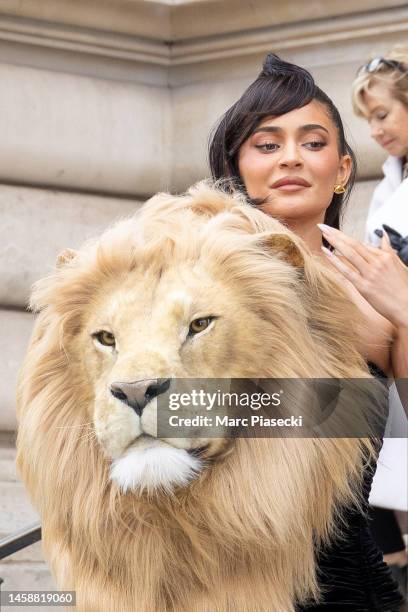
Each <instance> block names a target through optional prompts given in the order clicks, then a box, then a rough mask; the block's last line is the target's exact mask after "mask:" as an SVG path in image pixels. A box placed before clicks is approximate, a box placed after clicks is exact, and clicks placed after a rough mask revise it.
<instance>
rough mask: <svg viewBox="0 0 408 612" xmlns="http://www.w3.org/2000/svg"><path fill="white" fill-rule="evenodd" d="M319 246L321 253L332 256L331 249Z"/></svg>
mask: <svg viewBox="0 0 408 612" xmlns="http://www.w3.org/2000/svg"><path fill="white" fill-rule="evenodd" d="M320 248H321V249H322V251H323V253H324V254H325V255H327V257H333V251H331V250H330V249H327V248H326V247H325V246H321V247H320Z"/></svg>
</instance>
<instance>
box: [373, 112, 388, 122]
mask: <svg viewBox="0 0 408 612" xmlns="http://www.w3.org/2000/svg"><path fill="white" fill-rule="evenodd" d="M387 114H388V113H380V114H379V115H377V117H376V118H377V119H378V120H379V121H382V120H383V119H385V118H386V116H387Z"/></svg>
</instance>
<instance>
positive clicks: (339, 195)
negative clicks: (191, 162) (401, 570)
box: [209, 54, 408, 612]
mask: <svg viewBox="0 0 408 612" xmlns="http://www.w3.org/2000/svg"><path fill="white" fill-rule="evenodd" d="M209 156H210V166H211V172H212V175H213V178H214V179H216V180H222V182H223V184H224V186H225V188H226V189H228V190H231V191H233V190H237V189H238V190H241V191H242V192H244V193H245V194H246V195H247V197H248V200H249V201H250V202H251V203H252V204H253V205H256V206H259V207H260V209H261V210H262V211H263V212H265V213H266V214H269V215H272V216H274V217H276V218H278V219H279V220H280V221H282V222H283V223H284V224H286V225H287V226H288V227H289V228H290V229H292V230H293V231H294V232H296V233H297V234H298V235H300V236H301V237H302V238H303V239H304V241H305V242H306V244H307V245H308V246H309V248H310V249H311V251H312V252H314V253H315V254H316V255H317V256H322V257H326V258H327V261H330V262H331V263H332V264H333V265H334V267H336V268H337V270H339V272H340V273H341V275H340V276H341V278H342V280H344V285H345V288H346V289H347V290H348V291H349V293H350V296H351V298H352V299H353V300H354V301H355V302H356V303H357V305H358V306H359V308H360V309H361V310H362V311H363V313H364V315H365V323H366V325H365V326H364V329H362V330H361V334H360V335H359V338H358V341H359V346H360V347H361V352H362V354H363V355H364V356H365V358H366V359H367V361H368V362H371V363H372V364H373V366H374V368H376V369H377V371H378V370H381V371H382V372H387V373H389V372H390V370H391V365H392V366H393V368H394V371H395V370H397V371H398V374H399V375H400V376H401V375H402V374H401V372H402V371H404V372H405V376H406V375H407V372H408V362H407V361H406V359H407V357H406V356H405V349H406V347H407V336H406V335H404V332H402V334H401V336H400V337H398V336H397V337H396V338H395V339H394V342H393V343H392V338H393V334H394V328H395V327H396V326H398V325H400V326H401V328H402V329H403V330H404V329H405V328H408V321H407V320H406V319H407V314H406V313H407V312H408V308H406V307H405V308H406V309H404V304H405V301H404V300H406V303H407V304H408V297H404V299H403V304H402V309H401V304H398V303H396V300H394V303H393V304H391V302H390V300H387V299H386V298H384V292H381V295H375V293H376V292H375V290H374V289H373V286H372V284H371V285H370V283H372V278H373V277H374V278H375V279H376V282H381V283H384V281H383V279H382V278H381V275H380V274H379V273H377V272H374V273H373V272H372V268H373V266H372V262H373V261H375V262H376V263H377V264H378V262H380V263H384V261H385V260H384V256H385V258H386V261H385V268H386V270H387V276H388V277H387V282H388V283H391V285H393V284H394V285H395V286H398V288H399V290H400V288H401V284H404V283H406V286H407V289H408V278H405V277H404V275H403V273H405V268H404V266H400V264H401V262H400V261H399V259H398V257H397V256H396V255H395V254H394V253H393V251H392V249H391V247H390V245H389V243H386V242H385V241H384V242H383V248H382V249H374V248H373V247H366V246H365V245H362V244H360V243H359V242H358V241H355V240H353V239H351V238H349V237H347V236H345V235H344V234H343V233H342V232H340V231H339V227H340V220H341V213H342V206H343V204H344V202H345V201H346V199H347V198H348V196H349V194H350V191H351V189H352V186H353V182H354V178H355V172H356V164H355V157H354V154H353V151H352V150H351V148H350V146H349V145H348V143H347V141H346V138H345V134H344V128H343V124H342V121H341V117H340V115H339V112H338V110H337V109H336V107H335V105H334V104H333V102H332V101H331V99H330V98H329V97H328V96H327V95H326V94H325V93H324V92H323V91H322V90H321V89H320V88H319V87H317V85H316V84H315V82H314V80H313V77H312V76H311V74H310V73H309V72H308V71H307V70H305V69H303V68H301V67H299V66H296V65H294V64H290V63H288V62H284V61H283V60H281V59H280V58H279V57H277V56H276V55H274V54H270V55H268V56H267V58H266V60H265V62H264V65H263V69H262V72H261V73H260V75H259V76H258V78H257V79H256V80H255V81H254V82H253V83H252V84H251V85H250V86H249V87H248V88H247V90H246V91H245V92H244V93H243V95H242V96H241V98H240V99H239V100H238V101H237V102H236V103H235V104H233V106H232V107H231V108H230V109H229V110H228V111H227V112H226V113H225V115H224V116H223V117H222V118H221V120H220V122H219V124H218V126H217V128H216V129H215V131H214V133H213V136H212V140H211V143H210V150H209ZM329 245H332V246H334V247H335V248H336V249H338V250H339V251H340V252H341V254H342V255H343V258H342V259H340V258H339V257H338V256H337V255H335V254H334V253H333V251H332V250H331V249H328V248H327V246H329ZM369 262H370V266H369ZM350 264H351V266H350ZM369 267H370V271H368V268H369ZM379 267H380V266H377V265H376V266H375V268H376V270H377V269H379ZM385 268H384V269H385ZM402 271H403V273H402ZM368 277H370V279H369V281H367V278H368ZM407 292H408V291H407ZM372 294H374V297H373V295H372ZM365 298H367V299H365ZM367 300H368V301H367ZM401 338H402V339H401ZM391 344H393V349H395V350H394V352H393V351H392V350H390V349H391ZM395 345H396V346H395ZM403 349H404V350H403ZM406 352H407V353H408V351H406ZM391 357H393V358H394V359H393V362H392V364H391ZM372 474H373V469H372V467H370V468H369V469H368V470H367V473H366V476H365V483H364V499H365V508H364V510H365V511H366V510H367V499H368V494H369V490H370V486H371V479H372ZM341 530H342V532H343V534H342V537H341V538H340V539H335V540H334V541H333V542H332V544H331V546H330V547H329V548H328V549H327V550H318V551H316V554H317V563H318V570H319V576H320V582H321V586H322V593H323V601H322V602H321V603H319V604H311V605H310V606H309V607H306V608H304V607H302V608H298V609H299V610H306V609H307V610H314V611H317V610H321V611H323V610H325V611H328V610H339V611H340V610H341V611H342V612H343V611H350V612H351V611H353V612H357V611H358V612H374V611H376V612H391V611H395V610H398V607H399V605H400V604H401V603H402V598H401V596H400V594H399V593H398V590H397V588H396V585H395V583H394V581H393V579H392V577H391V574H390V572H389V569H388V568H387V566H386V565H385V564H384V563H383V561H382V555H381V553H380V551H379V550H378V548H377V547H376V545H375V544H374V541H373V539H372V536H371V534H370V532H369V529H368V523H367V518H366V515H365V513H363V512H361V510H359V509H357V508H349V509H348V510H347V512H346V513H345V516H343V517H342V523H341Z"/></svg>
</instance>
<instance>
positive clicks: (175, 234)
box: [18, 184, 369, 612]
mask: <svg viewBox="0 0 408 612" xmlns="http://www.w3.org/2000/svg"><path fill="white" fill-rule="evenodd" d="M32 308H33V309H34V310H36V311H38V313H39V315H38V320H37V323H36V326H35V330H34V333H33V337H32V340H31V344H30V347H29V350H28V355H27V358H26V360H25V363H24V366H23V369H22V373H21V377H20V383H19V393H18V404H19V420H20V425H19V434H18V464H19V467H20V471H21V473H22V476H23V479H24V481H25V483H26V485H27V487H28V489H29V491H30V493H31V496H32V498H33V501H34V503H35V504H36V506H37V507H38V508H39V510H40V513H41V515H42V518H43V537H44V541H45V543H46V547H47V549H48V555H49V557H50V559H51V563H52V566H53V568H54V572H55V574H56V576H57V580H58V583H59V585H60V586H63V587H64V588H68V587H69V588H75V589H77V592H78V597H80V598H81V601H82V604H81V605H82V607H80V609H83V610H91V609H104V610H113V609H116V607H115V606H116V601H117V600H120V601H121V602H122V603H121V605H122V607H121V608H120V609H123V610H128V609H132V606H133V603H132V602H134V601H138V602H139V609H140V610H141V611H142V612H152V611H154V612H156V611H159V610H160V612H162V611H163V610H170V609H171V610H176V609H177V610H180V611H181V610H183V612H184V610H192V609H195V610H199V611H200V612H201V610H202V611H204V610H206V611H207V610H214V611H218V610H219V611H224V610H226V609H237V610H238V609H239V610H240V611H241V610H242V611H244V610H245V611H246V610H254V609H259V610H268V612H269V611H273V612H275V611H276V612H281V611H282V610H283V609H285V610H288V611H289V610H293V609H294V608H293V602H294V601H295V600H299V601H301V600H306V599H307V598H308V597H310V596H312V595H314V596H316V595H317V593H318V589H317V583H316V575H315V568H314V545H315V543H316V542H317V541H318V540H319V538H325V537H327V536H328V534H329V533H330V530H331V527H332V524H333V521H332V518H333V512H334V511H335V510H336V509H338V508H340V506H341V505H342V504H343V503H346V502H347V501H351V500H355V499H356V490H357V489H356V485H357V484H358V482H359V479H360V476H361V465H362V463H363V461H364V453H363V450H362V449H363V447H364V443H363V442H361V441H359V440H357V439H354V440H353V439H320V440H314V439H286V440H285V439H283V440H282V439H245V438H243V439H236V440H231V439H226V438H224V437H219V438H210V437H208V438H206V437H205V436H202V437H200V438H199V439H197V438H163V437H159V436H158V435H157V427H156V417H157V406H158V401H159V400H160V397H161V396H162V395H163V394H164V393H165V392H166V391H168V388H169V385H171V384H172V381H173V380H174V379H176V378H177V379H190V378H194V379H197V378H207V379H212V378H218V379H220V378H224V379H225V378H240V379H259V378H274V377H278V378H298V377H302V378H309V377H325V376H328V377H330V376H334V377H359V376H368V374H367V369H366V367H365V365H364V363H363V361H362V358H361V357H360V355H359V354H358V352H357V350H356V344H355V332H354V327H353V321H356V320H357V318H358V315H357V313H356V310H355V309H354V308H353V306H352V305H351V304H350V303H349V300H348V298H347V297H346V295H345V294H344V292H343V291H342V289H341V288H340V287H339V286H338V285H337V283H336V282H335V281H334V280H333V278H332V276H331V275H330V274H329V273H328V272H327V271H326V270H325V268H324V266H323V265H322V264H320V263H319V262H318V261H316V260H315V259H314V258H313V256H312V255H311V254H310V253H309V252H308V250H307V249H306V248H305V247H304V246H303V244H302V243H301V241H300V240H299V239H298V238H297V237H296V236H295V235H293V234H292V233H291V232H290V231H289V230H288V229H286V228H285V227H284V226H282V225H281V224H280V223H279V222H277V221H276V220H274V219H271V218H270V217H268V216H267V215H265V214H263V213H262V212H260V211H258V210H256V209H255V208H253V207H251V206H249V205H248V204H246V203H245V201H243V199H242V198H241V197H240V196H238V195H236V196H231V195H226V194H225V193H223V192H221V191H218V190H217V189H215V188H213V187H211V186H209V185H208V184H199V185H198V186H196V187H195V188H192V189H191V190H189V192H188V193H187V194H186V195H184V196H179V197H172V196H170V195H168V194H160V195H158V196H155V197H154V198H152V199H151V200H150V201H148V202H147V203H146V204H145V205H144V206H143V207H142V208H141V209H140V210H139V211H138V212H137V213H136V214H135V215H134V217H132V218H130V219H127V220H124V221H121V222H119V223H118V224H117V225H115V226H114V227H113V228H111V229H109V230H108V231H107V232H105V233H104V234H103V235H102V236H101V237H100V239H98V240H97V241H95V242H92V243H89V244H87V245H85V246H84V247H83V248H82V249H81V250H80V251H78V252H77V253H75V252H73V251H70V250H67V251H64V252H63V253H62V254H61V256H60V257H59V260H58V263H57V268H56V270H55V272H54V273H53V274H52V275H51V276H50V277H48V278H46V279H43V280H42V281H40V282H39V283H38V284H37V285H36V287H35V289H34V292H33V296H32ZM366 448H369V444H368V443H367V444H366ZM146 493H147V495H146ZM170 493H171V494H170ZM317 500H318V503H317ZM294 542H296V547H294V544H293V543H294ZM293 551H295V552H293ZM271 559H274V560H275V561H274V562H273V563H272V561H271ZM276 568H279V569H278V570H277V569H276ZM261 578H262V580H261ZM248 589H249V592H251V602H249V603H248ZM115 598H116V599H115ZM121 598H122V599H121ZM253 598H255V599H256V601H257V602H258V603H257V604H256V605H255V599H253ZM210 600H211V602H210ZM100 601H102V602H104V603H103V607H102V608H98V607H97V604H95V602H100ZM176 601H178V602H179V604H177V606H178V607H177V606H176V604H174V606H175V607H172V606H173V604H171V605H170V603H169V602H176ZM238 601H239V602H241V603H240V604H239V605H238V604H237V602H238ZM203 602H204V603H203ZM209 602H210V603H209ZM98 605H99V604H98ZM100 605H102V604H100ZM95 606H96V607H95ZM234 606H235V607H234ZM237 606H238V607H237ZM251 606H252V607H251ZM257 606H258V607H257ZM265 606H266V607H265Z"/></svg>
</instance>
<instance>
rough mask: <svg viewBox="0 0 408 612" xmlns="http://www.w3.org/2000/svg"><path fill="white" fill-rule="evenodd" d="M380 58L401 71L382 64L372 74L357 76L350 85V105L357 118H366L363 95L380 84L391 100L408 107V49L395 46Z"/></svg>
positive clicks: (363, 73)
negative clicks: (396, 64)
mask: <svg viewBox="0 0 408 612" xmlns="http://www.w3.org/2000/svg"><path fill="white" fill-rule="evenodd" d="M381 57H382V59H384V60H388V61H391V62H398V64H399V65H400V66H401V68H402V70H401V69H399V68H396V67H393V66H390V65H388V64H386V63H384V62H382V63H380V64H379V65H378V67H377V68H376V69H375V70H374V71H373V72H368V71H363V72H362V73H361V74H358V75H357V77H356V78H355V80H354V82H353V84H352V103H353V109H354V112H355V113H356V115H357V116H359V117H367V116H368V110H367V105H366V102H365V99H364V94H365V93H366V92H367V91H368V90H369V89H371V87H373V85H378V84H380V83H382V84H384V85H385V87H387V88H388V89H389V91H390V94H391V95H392V97H393V98H395V99H396V100H399V101H400V102H402V103H403V104H405V106H407V107H408V47H406V46H403V45H397V46H395V47H393V48H392V49H391V51H390V52H389V53H386V54H385V55H383V56H381Z"/></svg>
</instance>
